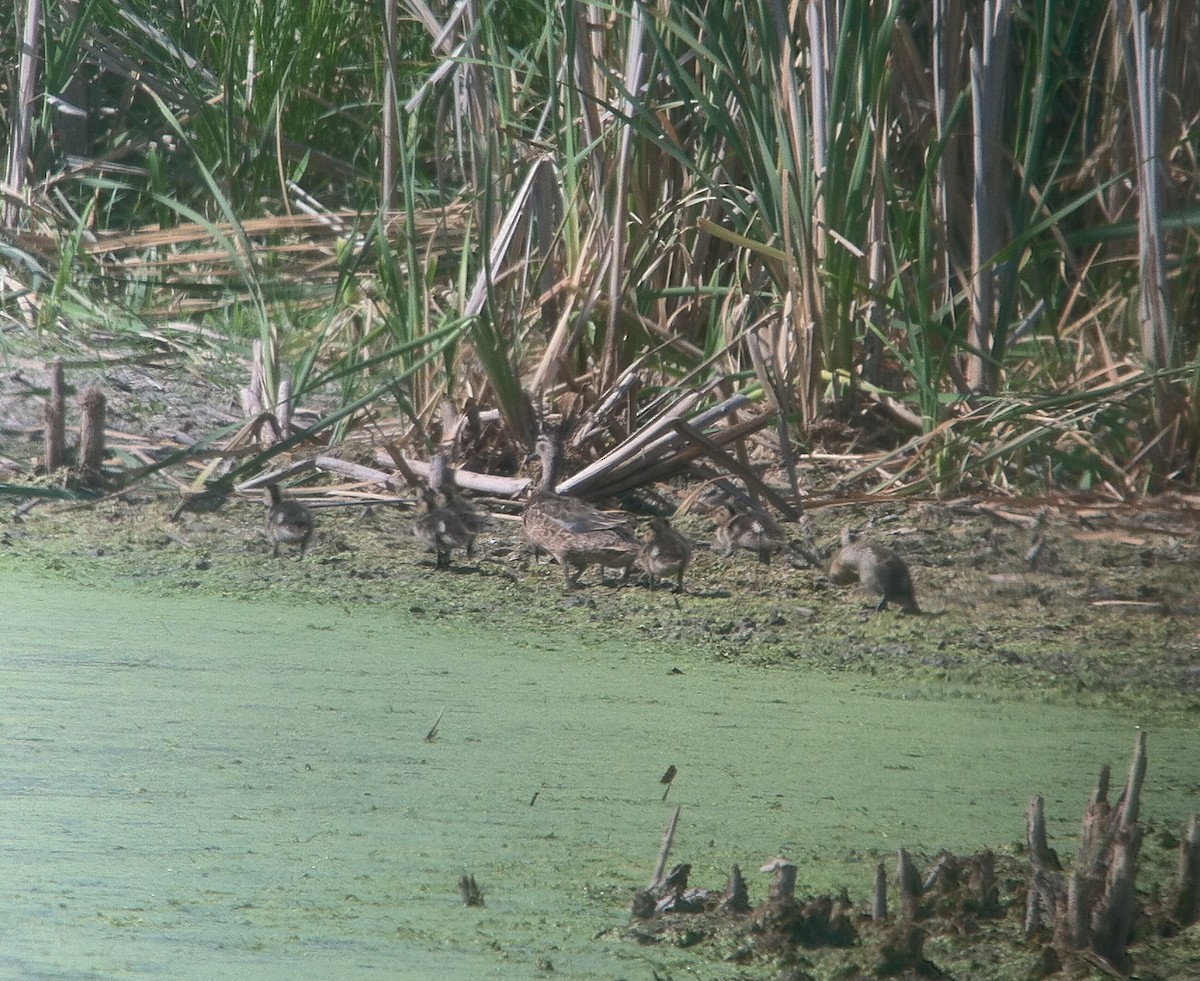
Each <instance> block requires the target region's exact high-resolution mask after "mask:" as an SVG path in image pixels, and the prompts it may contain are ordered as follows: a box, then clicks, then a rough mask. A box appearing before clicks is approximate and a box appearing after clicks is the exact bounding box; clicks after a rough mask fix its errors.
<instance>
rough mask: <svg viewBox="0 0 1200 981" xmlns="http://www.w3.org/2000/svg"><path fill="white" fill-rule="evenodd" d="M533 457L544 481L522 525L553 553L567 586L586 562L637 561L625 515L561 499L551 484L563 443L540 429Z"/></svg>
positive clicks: (637, 547)
mask: <svg viewBox="0 0 1200 981" xmlns="http://www.w3.org/2000/svg"><path fill="white" fill-rule="evenodd" d="M530 455H531V456H536V457H538V458H540V459H541V461H542V479H541V483H540V484H539V485H538V487H537V489H536V490H534V492H533V495H532V496H531V497H530V499H529V503H528V504H527V505H525V511H524V512H523V513H522V515H521V524H522V526H523V528H524V530H525V537H526V538H527V539H529V542H530V544H531V545H533V546H534V548H540V549H541V550H542V551H543V552H548V553H549V554H550V555H552V556H553V557H554V559H555V561H556V562H558V564H559V565H561V566H562V567H563V576H564V577H565V578H566V584H567V588H568V589H570V588H572V587H575V586H578V585H579V576H580V574H581V573H582V572H583V570H584V569H585V568H587V567H588V566H589V565H593V564H598V565H600V566H601V577H602V578H603V575H604V572H603V570H604V569H606V568H608V569H621V570H623V571H624V576H623V577H622V579H621V581H622V582H624V581H625V580H626V579H628V578H629V568H630V566H632V565H633V563H634V562H635V561H636V560H637V557H638V553H639V552H640V551H641V542H639V541H638V540H637V538H635V537H634V535H633V532H632V531H631V530H630V528H629V524H628V522H627V521H626V520H625V519H624V518H620V517H614V516H612V515H607V514H605V513H603V512H602V511H600V510H598V509H596V508H594V507H592V505H590V504H588V503H587V502H586V501H580V500H578V499H576V498H573V497H562V496H560V495H559V494H558V493H557V492H556V491H555V490H554V488H555V487H556V486H557V485H558V473H559V468H560V466H561V460H562V446H561V445H560V443H559V441H558V438H557V435H556V434H555V433H543V434H542V435H541V436H539V437H538V441H537V446H536V448H535V449H534V451H533V453H532V454H530Z"/></svg>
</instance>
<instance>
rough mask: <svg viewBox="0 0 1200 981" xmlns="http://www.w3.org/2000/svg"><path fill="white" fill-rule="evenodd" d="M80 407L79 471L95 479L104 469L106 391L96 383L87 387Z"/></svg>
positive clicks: (89, 478)
mask: <svg viewBox="0 0 1200 981" xmlns="http://www.w3.org/2000/svg"><path fill="white" fill-rule="evenodd" d="M79 408H80V412H81V418H80V421H79V471H80V473H81V474H82V475H83V477H84V479H85V480H95V479H96V478H97V477H99V476H100V474H101V472H102V471H103V469H104V415H105V401H104V392H102V391H101V390H100V389H99V388H97V387H96V386H94V385H93V386H92V387H91V388H88V389H85V390H84V393H83V396H82V397H81V398H80V400H79Z"/></svg>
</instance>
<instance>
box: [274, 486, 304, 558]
mask: <svg viewBox="0 0 1200 981" xmlns="http://www.w3.org/2000/svg"><path fill="white" fill-rule="evenodd" d="M266 503H267V504H268V507H267V540H268V541H269V542H270V543H271V547H272V550H271V554H272V555H273V556H274V557H275V558H279V546H280V545H299V546H300V558H304V553H305V552H306V551H307V550H308V543H309V541H310V540H311V539H312V534H313V528H315V527H316V522H315V521H314V520H313V515H312V511H310V510H309V509H308V508H307V507H306V506H305V505H303V504H301V503H300V502H299V501H285V500H284V498H283V494H282V492H281V491H280V490H279V485H278V484H268V485H267V502H266Z"/></svg>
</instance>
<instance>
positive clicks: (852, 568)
mask: <svg viewBox="0 0 1200 981" xmlns="http://www.w3.org/2000/svg"><path fill="white" fill-rule="evenodd" d="M829 578H830V579H831V580H832V581H833V582H835V583H837V584H838V585H839V586H847V585H849V584H850V583H853V582H859V583H862V585H863V586H864V587H866V588H867V589H868V590H870V591H871V592H873V593H876V594H878V595H879V596H880V597H882V598H881V599H880V600H879V605H878V606H876V607H875V609H877V610H886V609H887V605H888V603H889V602H895V603H896V605H897V606H898V607H899V608H900V610H901V611H902V612H904V613H920V612H921V608H920V607H919V606H918V605H917V598H916V595H915V594H914V593H913V584H912V576H911V575H910V574H909V571H908V566H907V565H906V564H905V562H904V560H903V559H902V558H900V556H899V555H897V554H896V553H895V552H893V551H892V550H891V549H890V548H884V547H883V546H882V545H874V544H871V543H870V542H860V541H857V540H856V539H855V537H854V534H853V533H852V532H851V531H850V529H849V528H843V529H842V547H841V549H839V551H838V553H837V554H836V555H835V556H834V557H833V562H831V563H830V566H829Z"/></svg>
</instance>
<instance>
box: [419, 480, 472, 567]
mask: <svg viewBox="0 0 1200 981" xmlns="http://www.w3.org/2000/svg"><path fill="white" fill-rule="evenodd" d="M421 498H422V500H423V501H424V502H425V513H424V514H422V515H418V516H417V517H416V518H415V519H414V520H413V523H412V533H413V535H414V536H416V538H417V539H418V540H419V541H422V542H424V543H425V547H426V548H427V549H429V551H431V552H435V553H436V554H437V560H436V561H437V568H439V569H449V568H450V553H451V552H452V551H453V550H454V549H456V548H461V549H463V550H464V551H465V552H466V553H467V558H468V559H469V558H471V556H472V554H473V553H474V548H475V532H473V531H471V530H470V529H469V528H467V526H466V524H465V523H464V522H463V520H462V518H461V517H460V516H459V515H458V514H457V513H456V512H455V511H453V510H452V509H451V508H448V507H445V506H443V505H441V504H439V503H438V495H437V492H436V491H435V490H434V489H433V488H432V487H426V488H425V490H424V491H422V492H421Z"/></svg>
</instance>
